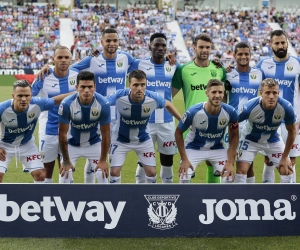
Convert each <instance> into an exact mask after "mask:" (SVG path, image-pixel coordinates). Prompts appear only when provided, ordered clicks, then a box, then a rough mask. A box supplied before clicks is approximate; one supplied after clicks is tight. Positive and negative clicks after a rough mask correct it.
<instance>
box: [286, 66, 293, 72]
mask: <svg viewBox="0 0 300 250" xmlns="http://www.w3.org/2000/svg"><path fill="white" fill-rule="evenodd" d="M293 68H294V67H293V66H289V65H287V66H286V69H287V70H288V71H292V70H293Z"/></svg>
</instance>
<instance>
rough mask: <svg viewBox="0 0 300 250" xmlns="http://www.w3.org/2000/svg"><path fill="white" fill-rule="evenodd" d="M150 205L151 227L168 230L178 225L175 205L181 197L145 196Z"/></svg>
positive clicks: (148, 210)
mask: <svg viewBox="0 0 300 250" xmlns="http://www.w3.org/2000/svg"><path fill="white" fill-rule="evenodd" d="M144 196H145V198H146V200H147V201H148V203H149V207H148V209H147V212H148V215H149V224H148V226H149V227H152V228H154V229H160V230H166V229H171V228H173V227H175V226H176V225H177V223H176V215H177V208H176V207H175V203H176V201H177V199H178V198H179V195H144Z"/></svg>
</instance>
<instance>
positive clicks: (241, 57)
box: [234, 48, 251, 67]
mask: <svg viewBox="0 0 300 250" xmlns="http://www.w3.org/2000/svg"><path fill="white" fill-rule="evenodd" d="M250 57H251V54H250V50H249V48H238V49H237V52H236V53H235V54H234V58H235V60H236V63H237V64H238V65H239V66H241V67H246V66H249V62H250Z"/></svg>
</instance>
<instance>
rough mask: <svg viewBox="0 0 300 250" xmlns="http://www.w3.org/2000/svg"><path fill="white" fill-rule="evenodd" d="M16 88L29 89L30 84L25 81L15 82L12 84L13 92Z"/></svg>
mask: <svg viewBox="0 0 300 250" xmlns="http://www.w3.org/2000/svg"><path fill="white" fill-rule="evenodd" d="M17 87H21V88H26V87H29V88H30V89H31V84H30V83H29V82H28V81H27V80H17V81H15V82H14V84H13V90H15V89H16V88H17Z"/></svg>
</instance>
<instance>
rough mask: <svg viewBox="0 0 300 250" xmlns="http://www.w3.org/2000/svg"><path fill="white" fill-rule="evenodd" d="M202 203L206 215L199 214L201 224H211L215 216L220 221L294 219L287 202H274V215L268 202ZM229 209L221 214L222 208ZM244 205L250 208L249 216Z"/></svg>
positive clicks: (204, 201)
mask: <svg viewBox="0 0 300 250" xmlns="http://www.w3.org/2000/svg"><path fill="white" fill-rule="evenodd" d="M202 203H204V204H205V205H206V214H200V215H199V220H200V222H201V223H202V224H206V225H207V224H211V223H213V221H214V219H215V215H216V216H217V217H219V218H220V219H221V220H224V221H229V220H233V219H235V220H280V221H281V220H285V219H287V220H294V219H295V218H296V212H293V211H292V208H291V203H290V202H289V201H288V200H283V199H278V200H276V201H275V202H274V205H273V206H274V208H275V211H274V214H273V215H272V213H271V205H270V202H269V201H268V200H264V199H261V200H258V201H255V200H252V199H249V200H244V199H235V200H234V202H233V201H231V200H227V199H224V200H220V201H218V202H217V200H215V199H203V200H202ZM225 204H226V206H227V207H228V206H229V207H230V212H229V214H228V215H227V213H226V215H224V213H223V206H224V205H225ZM246 205H248V206H249V207H250V214H248V215H246ZM258 205H260V206H261V207H262V208H263V209H264V212H263V213H262V214H263V216H259V215H258Z"/></svg>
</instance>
